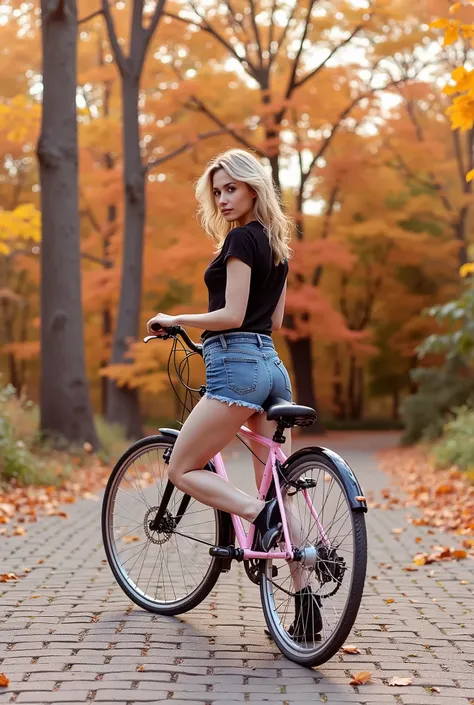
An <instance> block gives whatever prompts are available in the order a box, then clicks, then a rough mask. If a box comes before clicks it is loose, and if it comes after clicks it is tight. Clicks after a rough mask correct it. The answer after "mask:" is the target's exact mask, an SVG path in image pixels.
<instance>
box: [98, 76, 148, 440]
mask: <svg viewBox="0 0 474 705" xmlns="http://www.w3.org/2000/svg"><path fill="white" fill-rule="evenodd" d="M138 95H139V79H138V77H137V76H134V75H132V74H130V73H127V74H126V75H124V76H123V78H122V105H123V152H124V156H125V159H124V174H125V176H124V180H125V194H124V196H125V231H124V242H123V254H122V275H121V284H120V302H119V313H118V320H117V325H116V328H115V336H114V343H113V350H112V359H111V364H115V363H120V364H130V360H127V359H126V358H125V353H126V352H127V349H128V342H129V341H130V340H132V339H135V340H136V339H137V338H138V325H139V317H140V303H141V294H142V268H143V267H142V260H143V231H144V225H145V170H144V168H143V165H142V162H141V155H140V144H139V129H138ZM107 419H108V420H109V421H110V422H112V423H118V424H121V425H122V426H123V427H124V429H125V432H126V434H127V437H128V438H138V437H140V436H142V435H143V431H142V421H141V415H140V405H139V395H138V390H137V389H132V388H130V387H127V386H124V387H118V386H117V385H116V384H115V381H114V380H112V379H109V380H108V408H107Z"/></svg>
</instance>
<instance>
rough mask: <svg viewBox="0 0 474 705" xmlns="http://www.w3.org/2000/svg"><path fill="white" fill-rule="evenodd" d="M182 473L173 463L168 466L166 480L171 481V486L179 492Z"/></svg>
mask: <svg viewBox="0 0 474 705" xmlns="http://www.w3.org/2000/svg"><path fill="white" fill-rule="evenodd" d="M183 477H184V472H183V471H182V470H181V469H180V468H179V467H178V466H176V465H173V463H170V464H169V466H168V479H169V480H171V482H172V483H173V485H174V486H175V487H177V488H178V489H179V490H180V489H182V485H183Z"/></svg>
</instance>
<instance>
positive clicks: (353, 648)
mask: <svg viewBox="0 0 474 705" xmlns="http://www.w3.org/2000/svg"><path fill="white" fill-rule="evenodd" d="M342 650H343V652H344V653H345V654H360V651H359V649H358V648H357V646H353V645H352V644H348V645H347V646H343V647H342Z"/></svg>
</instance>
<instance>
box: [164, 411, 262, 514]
mask: <svg viewBox="0 0 474 705" xmlns="http://www.w3.org/2000/svg"><path fill="white" fill-rule="evenodd" d="M253 413H254V412H253V410H252V409H250V408H248V407H245V406H238V405H237V404H232V405H229V404H226V403H225V402H221V401H218V400H217V399H208V398H207V397H202V399H201V400H200V401H199V403H198V404H197V405H196V406H195V407H194V409H193V410H192V412H191V413H190V415H189V417H188V418H187V419H186V422H185V423H184V425H183V428H182V429H181V431H180V433H179V436H178V438H177V440H176V443H175V445H174V448H173V451H172V453H171V460H170V464H169V467H168V475H169V478H170V480H171V481H172V483H173V484H174V485H175V486H176V487H178V488H179V489H180V490H182V491H183V492H186V493H187V494H189V495H191V497H194V499H197V500H198V501H199V502H202V503H203V504H207V505H208V506H210V507H214V509H220V510H221V511H224V512H230V513H232V514H236V515H237V516H240V517H242V518H243V519H247V520H248V521H253V520H254V519H255V517H256V516H257V514H259V513H260V511H261V510H262V508H263V506H264V502H262V501H261V500H259V499H256V498H255V497H251V496H250V495H248V494H246V493H245V492H242V490H239V489H238V488H237V487H234V486H233V485H231V484H230V482H227V481H226V480H224V479H223V478H222V477H219V476H218V475H216V474H215V473H213V472H209V471H208V470H203V469H202V468H203V467H204V466H205V465H206V463H208V462H209V460H210V459H211V458H213V457H214V456H215V455H216V454H217V453H219V452H220V451H221V450H223V448H225V446H226V445H227V444H228V443H230V441H231V440H232V439H233V438H234V437H235V435H236V434H237V432H238V431H239V429H240V427H241V426H242V425H243V424H245V422H246V421H247V419H248V417H249V416H251V415H252V414H253Z"/></svg>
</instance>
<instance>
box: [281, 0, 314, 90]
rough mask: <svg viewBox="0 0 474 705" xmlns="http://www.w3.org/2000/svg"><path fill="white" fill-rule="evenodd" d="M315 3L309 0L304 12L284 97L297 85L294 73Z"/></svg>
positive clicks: (296, 69) (296, 70)
mask: <svg viewBox="0 0 474 705" xmlns="http://www.w3.org/2000/svg"><path fill="white" fill-rule="evenodd" d="M315 3H316V0H309V5H308V12H307V13H306V18H305V20H304V28H303V34H302V36H301V41H300V45H299V47H298V51H297V52H296V56H295V59H294V61H293V67H292V69H291V74H290V78H289V81H288V86H287V88H286V92H285V98H287V99H288V98H290V96H291V94H292V93H293V91H294V89H295V88H296V86H297V80H296V74H297V72H298V67H299V63H300V59H301V54H302V53H303V45H304V42H305V39H306V35H307V34H308V28H309V21H310V18H311V11H312V9H313V7H314V5H315Z"/></svg>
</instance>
